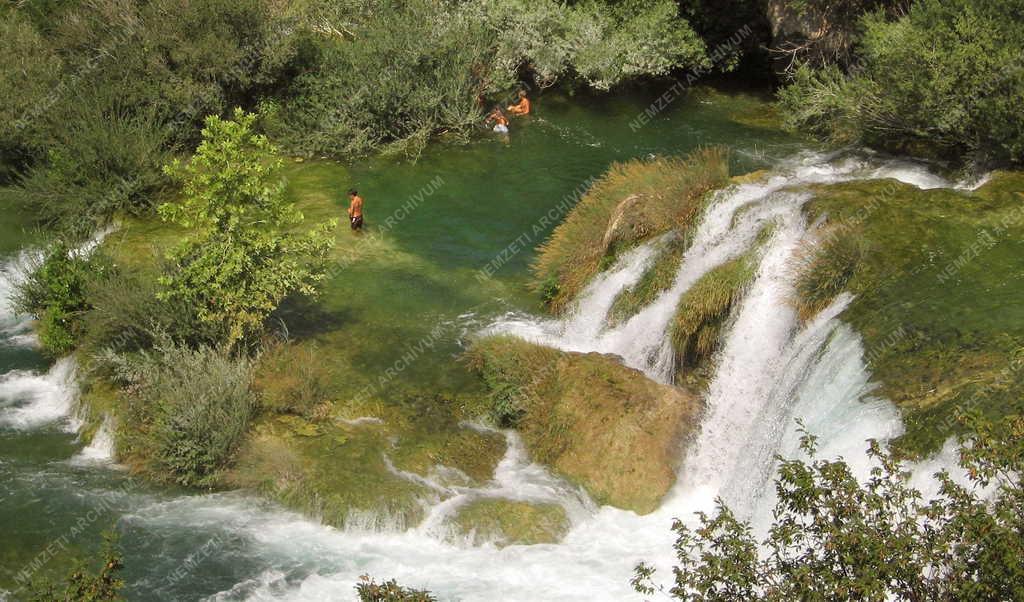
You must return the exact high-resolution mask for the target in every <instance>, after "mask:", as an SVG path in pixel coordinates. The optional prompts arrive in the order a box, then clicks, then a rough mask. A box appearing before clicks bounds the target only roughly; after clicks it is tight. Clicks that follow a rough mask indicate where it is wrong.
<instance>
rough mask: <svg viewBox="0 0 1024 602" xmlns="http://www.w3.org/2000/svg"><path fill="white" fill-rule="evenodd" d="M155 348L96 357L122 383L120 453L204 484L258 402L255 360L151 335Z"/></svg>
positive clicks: (225, 459)
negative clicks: (125, 424) (124, 423)
mask: <svg viewBox="0 0 1024 602" xmlns="http://www.w3.org/2000/svg"><path fill="white" fill-rule="evenodd" d="M155 336H156V338H157V343H156V345H155V346H154V347H153V349H151V350H148V351H143V352H140V353H136V354H118V353H114V352H111V351H106V352H103V353H101V354H100V358H99V359H100V360H101V361H102V362H103V363H105V364H107V365H108V366H109V367H110V368H111V370H112V371H113V372H114V374H115V375H116V379H117V381H118V382H119V383H121V384H122V385H124V386H125V387H126V389H125V391H126V396H127V398H128V408H127V418H128V419H129V423H130V424H132V425H133V428H132V430H131V431H130V432H129V433H127V437H128V439H127V441H125V442H124V445H123V447H124V448H126V449H125V450H124V451H125V452H126V453H125V454H124V455H125V456H126V457H127V458H128V459H129V461H136V462H141V463H142V464H143V465H144V466H145V467H146V468H147V469H148V471H149V472H150V473H151V474H152V476H154V477H155V478H158V479H163V480H167V481H173V482H176V483H179V484H181V485H186V486H207V485H211V484H213V483H214V482H215V480H216V476H217V473H218V471H219V470H220V469H222V468H224V467H225V466H226V465H227V464H228V463H229V462H230V461H231V459H232V457H233V453H234V451H235V448H236V447H237V445H238V444H239V442H240V441H241V439H242V436H243V435H244V434H245V432H246V428H247V427H248V425H249V420H250V418H251V417H252V415H253V411H254V409H255V403H254V395H253V392H252V390H251V382H252V362H251V361H250V360H248V359H247V358H244V357H237V356H233V355H231V354H229V353H227V352H225V351H222V350H218V349H214V348H212V347H206V346H201V347H198V348H196V349H190V348H188V347H185V346H182V345H179V344H176V343H173V342H172V341H170V340H169V339H168V338H167V337H166V336H163V335H160V334H159V333H158V334H157V335H155Z"/></svg>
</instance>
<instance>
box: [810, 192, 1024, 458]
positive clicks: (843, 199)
mask: <svg viewBox="0 0 1024 602" xmlns="http://www.w3.org/2000/svg"><path fill="white" fill-rule="evenodd" d="M1022 191H1024V174H1021V173H1017V172H1014V173H1000V174H996V175H995V177H993V178H992V180H991V182H989V183H988V184H987V185H986V186H984V187H982V188H981V189H980V190H979V191H977V192H976V193H962V192H955V191H949V190H919V189H917V188H915V187H912V186H908V185H904V184H900V183H897V182H893V181H874V182H854V183H847V184H836V185H831V186H819V187H815V188H814V192H815V195H816V196H815V199H814V200H813V201H812V202H811V203H809V205H808V206H807V211H808V213H809V219H811V220H815V219H817V218H818V217H820V216H823V215H827V217H828V222H829V226H828V227H829V228H831V229H833V231H837V232H840V235H841V236H848V237H853V238H855V239H857V240H859V241H861V242H860V244H862V245H864V247H865V248H866V252H865V253H864V254H863V256H862V257H860V258H859V260H858V261H857V262H856V265H855V267H854V269H853V271H852V274H851V275H850V276H849V277H848V279H847V280H848V281H847V284H846V289H847V290H849V291H850V292H851V293H853V294H854V295H855V298H854V300H853V302H852V303H851V305H850V307H849V308H848V309H847V310H846V312H845V313H844V315H843V317H844V319H845V320H847V321H848V322H849V323H850V324H852V325H853V326H854V327H855V328H856V329H857V331H858V332H859V333H860V334H861V336H862V337H863V339H864V344H865V349H866V354H867V357H868V359H869V363H870V368H871V370H872V373H873V374H874V376H875V377H876V378H877V379H879V380H880V381H881V383H882V389H881V394H883V395H884V396H886V397H888V398H889V399H891V400H893V401H894V402H895V403H896V404H897V405H898V406H899V407H900V409H901V411H902V413H903V418H904V423H905V424H906V429H907V430H906V434H905V435H904V436H903V437H901V438H900V439H899V440H898V441H897V442H896V445H897V448H898V449H899V450H900V451H902V452H904V453H906V454H908V455H911V456H919V455H922V454H925V453H929V452H932V451H935V450H936V449H938V448H939V447H940V446H941V444H942V442H943V441H944V440H945V439H946V438H947V437H948V436H949V435H950V434H952V433H954V432H957V431H958V430H959V429H960V424H959V422H958V421H957V420H956V419H955V413H956V412H957V411H958V410H960V411H963V410H971V411H978V412H982V413H983V414H987V415H989V416H990V417H993V418H996V417H999V416H1002V415H1005V414H1009V413H1013V412H1014V411H1017V412H1019V411H1020V408H1021V400H1022V399H1024V378H1021V376H1020V373H1019V369H1020V368H1021V366H1022V361H1021V360H1022V352H1021V349H1022V347H1024V303H1021V302H1020V299H1021V298H1022V297H1024V212H1022V210H1021V207H1022V204H1024V193H1022ZM805 265H814V264H813V263H810V264H805Z"/></svg>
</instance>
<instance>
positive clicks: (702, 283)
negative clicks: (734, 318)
mask: <svg viewBox="0 0 1024 602" xmlns="http://www.w3.org/2000/svg"><path fill="white" fill-rule="evenodd" d="M758 256H759V249H758V248H756V247H755V248H754V249H752V250H750V251H748V252H747V253H744V254H743V255H741V256H740V257H737V258H736V259H733V260H731V261H728V262H726V263H724V264H722V265H720V266H718V267H717V268H715V269H713V270H711V271H710V272H708V273H707V274H705V275H704V276H703V277H702V278H701V279H700V280H698V281H697V282H696V283H694V285H693V286H692V287H690V290H688V291H686V293H685V294H684V295H683V296H682V298H681V299H680V300H679V305H678V306H677V307H676V313H675V317H674V318H673V320H672V323H671V325H670V329H671V336H672V346H673V348H674V349H675V351H676V366H677V371H678V372H679V373H681V372H683V371H684V370H690V371H692V370H698V371H699V370H704V369H707V367H708V363H709V361H710V360H711V358H712V357H714V354H715V352H716V351H717V350H718V345H719V341H720V340H721V337H722V328H723V327H724V326H725V323H726V321H727V320H728V319H729V315H730V314H731V313H732V310H733V308H734V307H735V306H736V305H737V304H738V303H739V300H740V299H741V298H742V297H743V294H744V293H745V292H746V289H747V286H748V285H749V284H750V282H751V281H752V280H753V278H754V275H755V274H756V273H757V258H758Z"/></svg>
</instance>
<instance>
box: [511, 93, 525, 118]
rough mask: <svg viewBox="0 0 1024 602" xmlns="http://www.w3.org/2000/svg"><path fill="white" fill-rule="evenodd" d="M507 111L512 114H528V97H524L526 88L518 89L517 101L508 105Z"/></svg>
mask: <svg viewBox="0 0 1024 602" xmlns="http://www.w3.org/2000/svg"><path fill="white" fill-rule="evenodd" d="M508 112H509V113H511V114H512V115H529V114H530V99H529V98H527V97H526V90H520V91H519V102H518V103H516V104H514V105H509V106H508Z"/></svg>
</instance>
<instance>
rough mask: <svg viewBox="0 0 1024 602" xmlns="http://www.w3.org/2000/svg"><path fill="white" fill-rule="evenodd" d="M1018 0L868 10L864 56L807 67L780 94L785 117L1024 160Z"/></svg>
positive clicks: (822, 128) (835, 130)
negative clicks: (892, 12)
mask: <svg viewBox="0 0 1024 602" xmlns="http://www.w3.org/2000/svg"><path fill="white" fill-rule="evenodd" d="M1022 8H1024V6H1022V5H1021V3H1020V1H1019V0H1000V1H998V2H990V1H988V0H955V1H953V2H943V1H940V0H922V1H921V2H915V3H914V4H913V5H912V6H911V7H910V9H909V11H908V12H907V14H906V15H905V16H903V17H902V18H900V19H898V20H895V21H893V20H889V19H887V18H886V16H885V15H884V14H882V13H872V14H870V15H868V16H867V17H865V18H864V20H863V27H864V35H863V38H862V39H861V41H860V46H859V51H858V58H859V62H858V63H857V65H856V67H855V68H854V69H852V70H851V72H850V74H848V75H844V74H842V73H840V72H839V71H838V70H837V69H836V68H834V67H830V68H826V69H822V70H813V69H811V68H809V67H803V68H801V69H800V70H799V71H798V72H797V73H796V77H795V79H794V81H793V83H792V84H791V85H790V86H789V87H788V88H786V89H784V90H783V91H782V92H781V93H780V104H781V107H782V109H783V113H784V115H785V118H786V123H787V125H788V126H789V127H791V128H794V129H802V130H806V131H809V132H811V133H814V134H817V135H819V136H823V137H827V138H829V139H831V140H833V141H835V142H837V143H843V144H845V143H865V144H871V145H877V146H880V147H883V148H887V149H891V150H897V151H905V150H910V151H916V152H921V153H927V154H937V155H947V156H949V155H957V154H962V153H968V154H969V155H971V158H974V159H979V160H990V161H998V162H1014V163H1016V162H1020V161H1021V160H1022V158H1024V119H1022V117H1021V112H1020V111H1019V110H1018V106H1017V104H1018V99H1019V98H1020V97H1021V96H1022V95H1024V69H1022V68H1021V65H1022V63H1024V60H1022V59H1024V55H1022V50H1021V47H1022V43H1024V23H1022V22H1021V20H1020V19H1014V18H1008V17H1007V15H1011V14H1015V13H1016V12H1019V11H1020V10H1021V9H1022Z"/></svg>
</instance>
